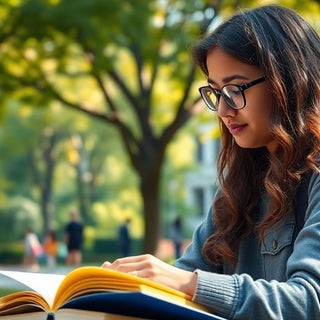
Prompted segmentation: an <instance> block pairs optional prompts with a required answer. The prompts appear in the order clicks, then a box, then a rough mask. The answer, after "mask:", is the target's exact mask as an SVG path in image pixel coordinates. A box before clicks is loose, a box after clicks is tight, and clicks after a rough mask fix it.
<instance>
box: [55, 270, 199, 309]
mask: <svg viewBox="0 0 320 320" xmlns="http://www.w3.org/2000/svg"><path fill="white" fill-rule="evenodd" d="M147 287H148V288H153V289H155V290H154V292H155V291H156V292H158V294H159V296H163V297H165V296H166V297H169V296H170V297H171V299H176V301H177V302H178V303H180V304H187V303H186V302H185V301H186V300H188V301H189V302H190V303H191V304H193V303H192V302H191V298H190V296H188V295H186V294H184V293H182V292H180V291H177V290H174V289H171V288H168V287H166V286H163V285H160V284H158V283H155V282H153V281H150V280H146V279H142V278H138V277H135V276H132V275H130V274H127V273H123V272H119V271H114V270H109V269H103V268H100V267H81V268H78V269H75V270H73V271H72V272H70V273H69V274H68V275H67V276H66V277H65V278H64V280H63V281H62V282H61V284H60V286H59V288H58V290H57V293H56V297H55V300H54V303H53V307H52V309H53V310H57V309H58V308H59V307H60V306H61V305H62V304H64V303H65V302H67V301H69V300H70V299H71V298H74V297H76V296H79V295H82V294H83V292H86V293H89V292H100V291H141V290H142V288H144V289H146V288H147ZM193 305H194V306H197V305H196V304H193ZM199 308H200V307H199Z"/></svg>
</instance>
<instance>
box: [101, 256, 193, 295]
mask: <svg viewBox="0 0 320 320" xmlns="http://www.w3.org/2000/svg"><path fill="white" fill-rule="evenodd" d="M102 268H106V269H112V270H118V271H121V272H126V273H130V274H132V275H135V276H137V277H140V278H144V279H148V280H152V281H154V282H158V283H161V284H163V285H165V286H167V287H170V288H173V289H176V290H179V291H182V292H184V293H186V294H188V295H190V296H193V294H194V292H195V290H196V285H197V275H196V274H195V273H193V272H190V271H186V270H183V269H180V268H177V267H174V266H172V265H170V264H167V263H165V262H163V261H161V260H159V259H158V258H156V257H154V256H152V255H150V254H145V255H140V256H132V257H126V258H119V259H117V260H115V261H114V262H113V263H110V262H108V261H105V262H104V263H103V264H102Z"/></svg>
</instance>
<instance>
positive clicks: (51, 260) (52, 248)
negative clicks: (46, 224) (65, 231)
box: [43, 230, 58, 269]
mask: <svg viewBox="0 0 320 320" xmlns="http://www.w3.org/2000/svg"><path fill="white" fill-rule="evenodd" d="M43 250H44V252H45V253H46V256H47V266H48V268H49V269H53V268H54V267H55V266H56V263H57V255H58V239H57V234H56V232H55V231H53V230H50V231H49V233H48V235H47V237H46V240H45V242H44V244H43Z"/></svg>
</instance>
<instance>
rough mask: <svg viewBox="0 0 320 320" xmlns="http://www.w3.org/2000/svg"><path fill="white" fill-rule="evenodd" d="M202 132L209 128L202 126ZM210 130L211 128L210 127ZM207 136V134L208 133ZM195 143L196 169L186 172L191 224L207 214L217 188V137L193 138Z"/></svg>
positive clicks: (218, 146) (196, 222) (218, 141)
mask: <svg viewBox="0 0 320 320" xmlns="http://www.w3.org/2000/svg"><path fill="white" fill-rule="evenodd" d="M204 130H205V131H204V132H206V131H208V130H210V128H208V127H206V128H204ZM211 130H212V128H211ZM208 136H209V135H208ZM195 140H196V144H197V152H196V161H197V163H198V169H197V170H196V171H194V172H189V173H187V174H186V177H185V179H186V189H187V197H186V198H187V199H186V201H187V204H188V205H189V206H190V207H191V208H193V209H194V219H192V220H194V221H190V223H192V225H193V226H195V224H198V223H199V222H200V221H201V220H202V219H203V217H204V216H206V215H207V213H208V210H209V209H210V207H211V205H212V201H213V196H214V194H215V191H216V189H217V181H218V176H217V157H218V153H219V148H220V139H219V138H210V137H208V138H205V139H201V140H203V141H201V140H200V139H199V138H195Z"/></svg>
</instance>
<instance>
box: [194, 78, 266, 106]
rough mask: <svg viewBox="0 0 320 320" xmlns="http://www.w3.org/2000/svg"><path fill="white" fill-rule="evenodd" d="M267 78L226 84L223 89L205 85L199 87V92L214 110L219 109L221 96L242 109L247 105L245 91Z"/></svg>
mask: <svg viewBox="0 0 320 320" xmlns="http://www.w3.org/2000/svg"><path fill="white" fill-rule="evenodd" d="M265 80H266V79H265V77H261V78H259V79H257V80H253V81H251V82H248V83H245V84H242V85H239V84H226V85H224V86H223V87H222V88H221V90H218V89H213V88H212V87H211V86H204V87H201V88H199V92H200V95H201V97H202V99H203V101H204V102H205V104H206V106H207V107H208V108H209V109H210V110H212V111H217V110H218V106H219V101H220V98H221V96H222V97H223V98H224V100H225V102H226V103H227V104H228V106H229V107H230V108H232V109H234V110H240V109H243V108H244V107H245V106H246V97H245V95H244V91H245V90H247V89H249V88H251V87H252V86H255V85H256V84H258V83H261V82H263V81H265Z"/></svg>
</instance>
